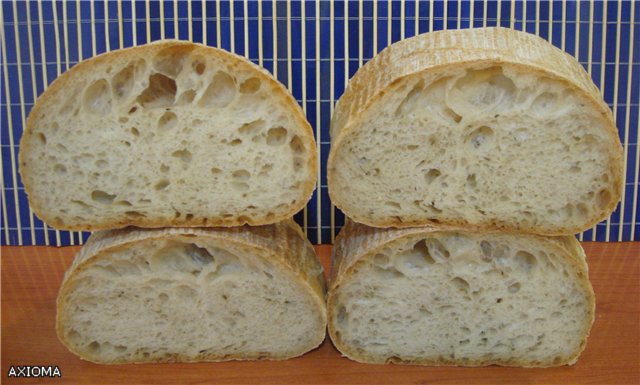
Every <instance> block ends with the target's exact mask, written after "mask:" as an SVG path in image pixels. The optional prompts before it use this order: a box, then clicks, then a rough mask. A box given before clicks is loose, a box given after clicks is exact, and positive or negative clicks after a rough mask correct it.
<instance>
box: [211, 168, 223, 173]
mask: <svg viewBox="0 0 640 385" xmlns="http://www.w3.org/2000/svg"><path fill="white" fill-rule="evenodd" d="M221 172H222V170H221V169H219V168H217V167H211V173H212V174H213V175H216V174H220V173H221Z"/></svg>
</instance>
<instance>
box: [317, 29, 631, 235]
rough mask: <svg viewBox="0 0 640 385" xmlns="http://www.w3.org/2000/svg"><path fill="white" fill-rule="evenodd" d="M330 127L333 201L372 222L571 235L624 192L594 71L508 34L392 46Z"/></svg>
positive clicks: (437, 37) (616, 145)
mask: <svg viewBox="0 0 640 385" xmlns="http://www.w3.org/2000/svg"><path fill="white" fill-rule="evenodd" d="M331 130H332V131H331V140H332V146H331V153H330V155H329V161H328V166H327V169H328V183H329V193H330V195H331V200H332V201H333V203H334V204H335V205H336V206H337V207H339V208H340V209H341V210H342V211H343V212H344V213H345V214H346V215H347V216H349V217H351V218H352V219H354V220H355V221H357V222H360V223H364V224H367V225H370V226H375V227H389V226H391V227H411V226H423V225H438V224H444V225H464V226H471V227H478V228H484V229H488V228H493V229H506V230H511V231H522V232H533V233H539V234H546V235H568V234H574V233H576V232H579V231H582V230H585V229H587V228H589V227H591V226H593V225H594V224H596V223H598V222H599V221H601V220H602V219H604V218H606V217H607V216H608V215H609V214H610V213H611V212H612V211H613V210H614V208H615V206H616V204H617V202H618V201H619V199H620V195H621V191H622V186H623V158H622V147H621V145H620V140H619V138H618V134H617V129H616V126H615V124H614V121H613V118H612V114H611V111H610V110H609V108H608V106H607V105H606V104H605V102H604V101H603V99H602V97H601V95H600V92H599V91H598V89H597V88H596V86H595V85H594V84H593V82H592V81H591V79H590V77H589V75H588V74H587V73H586V72H585V71H584V69H583V68H582V67H581V66H580V64H579V63H578V61H577V60H575V59H574V58H573V57H571V56H569V55H568V54H566V53H564V52H562V51H561V50H559V49H557V48H555V47H553V46H552V45H551V44H549V43H548V42H546V41H544V40H542V39H540V38H538V37H536V36H534V35H531V34H527V33H524V32H519V31H515V30H511V29H504V28H485V29H467V30H455V31H454V30H451V31H442V32H434V33H427V34H423V35H419V36H416V37H413V38H410V39H406V40H404V41H401V42H398V43H396V44H393V45H391V46H390V47H388V48H386V49H385V50H384V51H382V52H381V53H380V54H379V55H378V56H376V57H375V58H373V59H372V60H371V61H369V62H368V63H367V64H366V65H365V66H364V67H362V68H361V69H360V70H359V71H358V72H357V73H356V75H355V76H354V77H353V79H351V81H350V83H349V86H348V88H347V90H346V91H345V93H344V95H343V96H342V97H341V98H340V100H339V102H338V104H337V105H336V109H335V113H334V116H333V118H332V127H331Z"/></svg>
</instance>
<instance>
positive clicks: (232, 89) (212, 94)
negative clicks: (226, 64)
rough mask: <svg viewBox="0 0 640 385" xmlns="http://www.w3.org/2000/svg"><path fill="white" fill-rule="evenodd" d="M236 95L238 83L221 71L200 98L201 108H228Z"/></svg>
mask: <svg viewBox="0 0 640 385" xmlns="http://www.w3.org/2000/svg"><path fill="white" fill-rule="evenodd" d="M235 95H236V83H235V81H234V80H233V78H232V77H231V75H229V74H228V73H226V72H223V71H219V72H218V73H216V75H215V76H214V77H213V79H212V80H211V83H210V84H209V86H208V87H207V89H206V90H205V92H204V93H203V94H202V97H200V100H199V101H198V105H199V106H200V107H218V108H222V107H226V106H227V105H228V104H229V103H231V102H232V101H233V99H234V98H235Z"/></svg>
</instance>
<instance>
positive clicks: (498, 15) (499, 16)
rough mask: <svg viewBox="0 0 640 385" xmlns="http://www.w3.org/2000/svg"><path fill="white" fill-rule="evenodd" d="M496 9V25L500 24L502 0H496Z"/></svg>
mask: <svg viewBox="0 0 640 385" xmlns="http://www.w3.org/2000/svg"><path fill="white" fill-rule="evenodd" d="M497 11H498V13H497V14H496V25H497V26H500V25H501V22H502V0H498V5H497Z"/></svg>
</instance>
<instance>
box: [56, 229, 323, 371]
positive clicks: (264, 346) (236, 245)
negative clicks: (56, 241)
mask: <svg viewBox="0 0 640 385" xmlns="http://www.w3.org/2000/svg"><path fill="white" fill-rule="evenodd" d="M324 290H325V288H324V278H323V274H322V267H321V265H320V263H319V262H318V260H317V258H316V256H315V253H314V250H313V248H312V247H311V244H309V242H308V241H307V240H306V239H305V238H304V236H303V234H302V232H301V230H300V228H299V227H297V225H295V224H294V223H293V222H292V221H287V222H282V223H278V224H275V225H268V226H260V227H251V228H250V227H244V228H233V229H220V228H219V229H213V228H208V229H203V228H193V229H188V228H168V229H151V230H140V229H134V228H126V229H120V230H115V231H104V232H97V233H95V234H93V235H92V236H91V238H90V239H89V242H88V243H87V244H86V246H84V248H83V249H82V250H81V251H80V253H79V254H78V255H77V257H76V259H75V260H74V262H73V265H72V266H71V268H70V269H69V271H67V273H66V275H65V278H64V281H63V284H62V287H61V289H60V293H59V295H58V315H57V332H58V337H59V338H60V340H61V341H62V342H63V343H64V344H65V345H66V346H67V347H68V348H69V349H70V350H71V351H72V352H73V353H75V354H77V355H78V356H80V357H81V358H83V359H86V360H89V361H92V362H96V363H103V364H115V363H142V362H192V361H226V360H248V359H272V360H280V359H286V358H290V357H295V356H298V355H301V354H303V353H305V352H307V351H309V350H311V349H313V348H315V347H316V346H318V345H319V344H320V343H322V341H323V340H324V336H325V329H326V308H325V298H324Z"/></svg>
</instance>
